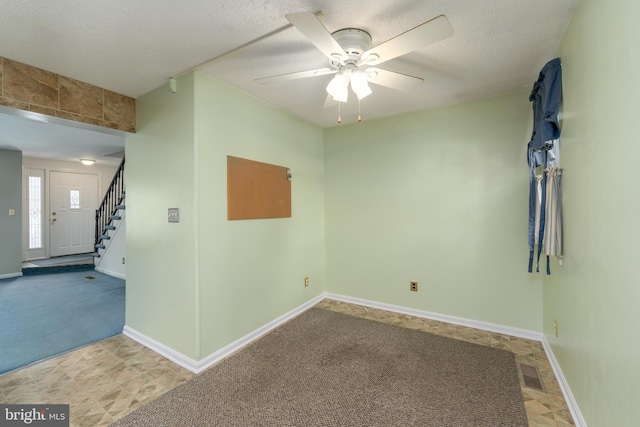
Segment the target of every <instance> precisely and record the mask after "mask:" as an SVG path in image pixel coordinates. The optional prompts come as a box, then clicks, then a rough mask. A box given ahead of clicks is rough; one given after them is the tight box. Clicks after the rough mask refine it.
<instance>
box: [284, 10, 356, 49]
mask: <svg viewBox="0 0 640 427" xmlns="http://www.w3.org/2000/svg"><path fill="white" fill-rule="evenodd" d="M285 18H287V19H288V20H289V22H291V25H293V26H294V27H296V28H297V29H298V31H300V32H301V33H302V35H304V36H305V37H306V38H308V39H309V41H310V42H311V43H313V44H314V45H315V46H316V47H317V48H318V49H320V51H321V52H322V53H324V54H325V56H326V57H327V58H329V59H334V56H336V55H337V56H339V57H340V58H343V59H348V56H347V54H346V53H345V51H344V49H342V46H340V45H339V44H338V42H337V41H336V39H334V38H333V37H332V36H331V33H329V31H327V29H326V28H325V26H324V25H322V22H320V20H319V19H318V17H317V16H316V15H315V14H314V13H311V12H303V13H290V14H288V15H285Z"/></svg>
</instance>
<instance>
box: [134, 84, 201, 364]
mask: <svg viewBox="0 0 640 427" xmlns="http://www.w3.org/2000/svg"><path fill="white" fill-rule="evenodd" d="M136 116H137V123H136V129H137V133H136V135H133V136H129V137H127V140H126V142H125V151H126V159H127V160H126V173H125V176H126V178H125V179H126V191H127V267H128V268H127V306H126V324H127V326H129V327H131V328H133V329H135V330H136V331H138V332H141V333H143V334H145V335H147V336H149V337H151V338H153V339H155V340H157V341H159V342H161V343H163V344H165V345H167V346H169V347H171V348H172V349H174V350H176V351H178V352H180V353H182V354H184V355H186V356H189V357H191V358H194V359H197V358H198V351H197V345H196V344H197V340H196V337H197V335H196V326H197V319H196V306H197V301H196V282H195V265H196V260H195V253H196V252H195V237H194V224H195V222H196V219H195V216H196V212H195V211H194V206H195V187H194V183H195V172H194V165H195V158H194V156H195V152H194V143H193V141H194V121H193V116H194V96H193V76H192V75H187V76H185V77H183V78H181V79H180V80H179V81H178V92H177V93H171V92H170V91H169V87H168V85H166V86H162V87H159V88H157V89H155V90H154V91H152V92H149V93H148V94H146V95H143V96H141V97H139V98H137V99H136ZM168 208H179V209H180V222H179V223H177V224H175V223H171V224H170V223H169V222H168V220H167V209H168Z"/></svg>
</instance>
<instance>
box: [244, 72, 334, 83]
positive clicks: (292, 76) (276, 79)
mask: <svg viewBox="0 0 640 427" xmlns="http://www.w3.org/2000/svg"><path fill="white" fill-rule="evenodd" d="M337 72H338V70H332V69H330V68H319V69H317V70H309V71H298V72H297V73H288V74H280V75H278V76H270V77H262V78H259V79H254V80H253V81H254V82H256V83H258V84H260V85H268V84H272V83H282V82H288V81H291V80H298V79H305V78H307V77H316V76H324V75H327V74H335V73H337Z"/></svg>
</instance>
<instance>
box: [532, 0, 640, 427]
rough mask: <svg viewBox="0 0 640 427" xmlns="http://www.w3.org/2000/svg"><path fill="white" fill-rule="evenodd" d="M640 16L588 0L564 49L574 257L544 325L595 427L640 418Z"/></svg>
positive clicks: (569, 252) (621, 1)
mask: <svg viewBox="0 0 640 427" xmlns="http://www.w3.org/2000/svg"><path fill="white" fill-rule="evenodd" d="M639 16H640V3H639V2H637V1H636V0H616V1H613V2H604V1H593V0H583V1H581V2H580V4H579V6H578V8H577V11H576V13H575V16H574V18H573V20H572V22H571V24H570V26H569V29H568V30H567V33H566V34H565V37H564V39H563V41H562V43H561V46H560V49H559V56H560V58H561V60H562V68H563V87H564V108H563V117H564V119H563V128H562V142H561V146H560V154H561V155H560V158H561V161H562V167H563V169H564V173H563V203H564V206H563V209H564V255H565V256H564V265H563V266H562V267H558V265H557V264H554V268H553V270H552V275H551V276H549V277H546V278H545V279H544V332H545V334H546V336H547V339H548V340H549V342H550V343H551V346H552V348H553V351H554V354H555V355H556V357H557V359H558V361H559V363H560V366H561V367H562V371H563V372H564V375H565V377H566V378H567V381H568V383H569V385H570V387H571V390H572V392H573V394H574V396H575V398H576V400H577V403H578V405H579V407H580V409H581V412H582V414H583V415H584V418H585V420H586V422H587V424H588V425H589V427H599V426H617V427H625V426H638V425H640V405H638V402H637V399H636V398H635V397H636V396H637V395H638V392H637V389H638V384H639V383H640V364H639V363H638V360H639V357H640V333H638V331H639V330H640V262H639V261H638V259H639V255H640V252H639V251H638V242H639V241H640V228H639V227H638V212H640V201H639V200H640V197H639V195H640V180H639V179H638V159H639V158H640V144H639V143H638V129H637V125H638V118H639V117H640V116H639V113H638V112H639V109H638V105H637V104H638V99H639V98H640V79H638V75H639V74H640V44H638V40H640V26H638V24H637V18H638V17H639ZM554 318H555V319H557V320H558V329H559V337H558V338H555V335H554V334H553V319H554Z"/></svg>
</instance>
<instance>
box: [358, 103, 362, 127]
mask: <svg viewBox="0 0 640 427" xmlns="http://www.w3.org/2000/svg"><path fill="white" fill-rule="evenodd" d="M361 121H362V115H361V114H360V98H358V123H360V122H361Z"/></svg>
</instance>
